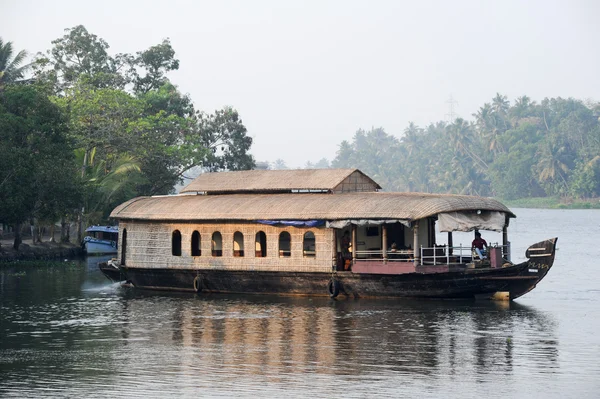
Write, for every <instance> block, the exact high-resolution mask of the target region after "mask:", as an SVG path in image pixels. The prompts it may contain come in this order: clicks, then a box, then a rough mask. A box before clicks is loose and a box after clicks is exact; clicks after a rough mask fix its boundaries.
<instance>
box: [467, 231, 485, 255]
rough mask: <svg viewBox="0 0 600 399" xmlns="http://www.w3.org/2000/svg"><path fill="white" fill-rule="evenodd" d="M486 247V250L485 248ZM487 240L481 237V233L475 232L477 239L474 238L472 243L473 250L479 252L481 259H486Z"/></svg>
mask: <svg viewBox="0 0 600 399" xmlns="http://www.w3.org/2000/svg"><path fill="white" fill-rule="evenodd" d="M484 247H485V250H484ZM487 247H488V244H487V241H485V240H484V239H483V238H481V233H480V232H478V231H476V232H475V239H474V240H473V243H472V244H471V250H475V252H476V253H477V255H478V256H479V259H485V255H484V253H485V251H487Z"/></svg>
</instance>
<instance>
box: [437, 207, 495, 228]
mask: <svg viewBox="0 0 600 399" xmlns="http://www.w3.org/2000/svg"><path fill="white" fill-rule="evenodd" d="M505 224H506V214H505V213H504V212H496V211H481V212H480V213H476V212H469V213H466V212H448V213H440V214H439V215H438V226H439V228H440V231H446V232H449V231H473V230H492V231H499V232H500V231H502V229H503V228H504V225H505Z"/></svg>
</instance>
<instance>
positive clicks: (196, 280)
mask: <svg viewBox="0 0 600 399" xmlns="http://www.w3.org/2000/svg"><path fill="white" fill-rule="evenodd" d="M194 291H196V292H197V293H201V292H202V275H200V274H199V275H197V276H196V278H194Z"/></svg>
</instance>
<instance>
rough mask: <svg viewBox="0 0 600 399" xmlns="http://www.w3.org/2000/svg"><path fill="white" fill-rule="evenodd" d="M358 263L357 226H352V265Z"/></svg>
mask: <svg viewBox="0 0 600 399" xmlns="http://www.w3.org/2000/svg"><path fill="white" fill-rule="evenodd" d="M355 263H356V225H355V224H353V225H352V264H355Z"/></svg>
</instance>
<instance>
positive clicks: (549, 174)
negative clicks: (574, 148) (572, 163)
mask: <svg viewBox="0 0 600 399" xmlns="http://www.w3.org/2000/svg"><path fill="white" fill-rule="evenodd" d="M564 152H565V147H564V146H563V145H561V144H560V143H559V142H557V141H556V140H553V139H549V140H547V141H545V142H544V143H542V145H541V148H540V150H539V151H538V156H539V161H538V164H537V169H538V180H539V181H540V182H542V183H544V182H550V183H553V182H557V183H558V184H559V185H561V186H563V187H564V189H565V190H566V189H567V188H568V184H567V179H566V176H567V173H568V172H569V167H568V165H567V164H566V163H565V162H564V159H563V155H564ZM559 178H560V180H559Z"/></svg>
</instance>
